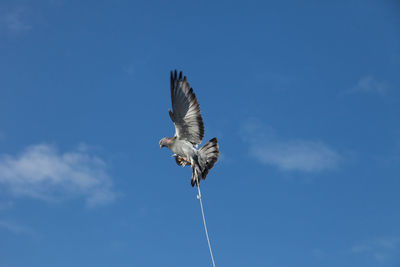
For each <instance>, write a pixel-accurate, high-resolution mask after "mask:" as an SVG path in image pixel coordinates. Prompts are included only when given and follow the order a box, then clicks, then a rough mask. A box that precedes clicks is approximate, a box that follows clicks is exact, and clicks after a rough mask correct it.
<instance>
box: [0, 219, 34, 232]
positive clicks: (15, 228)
mask: <svg viewBox="0 0 400 267" xmlns="http://www.w3.org/2000/svg"><path fill="white" fill-rule="evenodd" d="M0 229H4V230H7V231H10V232H12V233H14V234H28V235H33V234H34V231H33V230H32V229H31V228H29V227H26V226H24V225H21V224H19V223H16V222H11V221H5V220H0Z"/></svg>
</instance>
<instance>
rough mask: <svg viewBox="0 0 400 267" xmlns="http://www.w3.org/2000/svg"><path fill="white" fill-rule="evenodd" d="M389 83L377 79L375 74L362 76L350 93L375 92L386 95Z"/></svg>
mask: <svg viewBox="0 0 400 267" xmlns="http://www.w3.org/2000/svg"><path fill="white" fill-rule="evenodd" d="M387 89H388V85H387V84H386V83H385V82H382V81H377V80H376V79H375V78H374V77H373V76H371V75H368V76H364V77H362V78H361V79H360V80H359V81H358V82H357V84H356V85H355V86H354V87H353V88H351V89H350V90H349V91H348V93H373V94H378V95H385V94H386V92H387Z"/></svg>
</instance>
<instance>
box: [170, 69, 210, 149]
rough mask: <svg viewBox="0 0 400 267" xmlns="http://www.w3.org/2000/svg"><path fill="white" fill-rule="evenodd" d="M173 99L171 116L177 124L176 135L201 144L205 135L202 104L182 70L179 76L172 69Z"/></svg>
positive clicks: (195, 143)
mask: <svg viewBox="0 0 400 267" xmlns="http://www.w3.org/2000/svg"><path fill="white" fill-rule="evenodd" d="M171 101H172V111H171V110H169V116H170V117H171V120H172V121H173V122H174V125H175V136H176V137H177V138H178V139H181V140H187V141H189V142H191V143H192V144H193V145H198V144H200V143H201V141H202V140H203V137H204V124H203V119H202V117H201V113H200V105H199V102H198V101H197V98H196V95H195V94H194V92H193V89H192V88H191V87H190V85H189V83H188V81H187V80H186V76H185V77H183V78H182V72H180V73H179V77H178V74H177V72H176V71H175V72H172V71H171Z"/></svg>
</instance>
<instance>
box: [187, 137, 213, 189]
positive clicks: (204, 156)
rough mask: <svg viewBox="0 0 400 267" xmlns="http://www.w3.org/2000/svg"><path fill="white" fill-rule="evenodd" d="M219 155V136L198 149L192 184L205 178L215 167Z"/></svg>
mask: <svg viewBox="0 0 400 267" xmlns="http://www.w3.org/2000/svg"><path fill="white" fill-rule="evenodd" d="M218 157H219V146H218V140H217V138H215V137H214V138H213V139H211V140H210V141H208V142H207V143H206V144H205V145H204V146H202V147H201V148H200V149H199V150H198V151H197V159H196V160H195V161H194V166H192V168H193V173H192V181H191V183H192V186H194V185H196V184H197V183H200V180H201V179H203V180H205V179H206V177H207V174H208V172H209V171H210V170H211V169H212V167H214V164H215V163H216V162H217V160H218Z"/></svg>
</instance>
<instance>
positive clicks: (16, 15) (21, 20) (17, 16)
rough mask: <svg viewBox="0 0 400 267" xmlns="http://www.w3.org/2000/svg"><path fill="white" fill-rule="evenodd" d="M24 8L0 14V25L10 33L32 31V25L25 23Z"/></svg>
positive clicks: (25, 14)
mask: <svg viewBox="0 0 400 267" xmlns="http://www.w3.org/2000/svg"><path fill="white" fill-rule="evenodd" d="M26 18H27V12H26V9H25V8H21V7H19V8H14V9H11V10H5V11H3V12H1V13H0V24H1V25H2V27H3V28H5V29H6V30H7V31H9V32H11V33H20V32H24V31H28V30H30V29H32V25H31V24H29V23H28V21H27V19H26Z"/></svg>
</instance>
